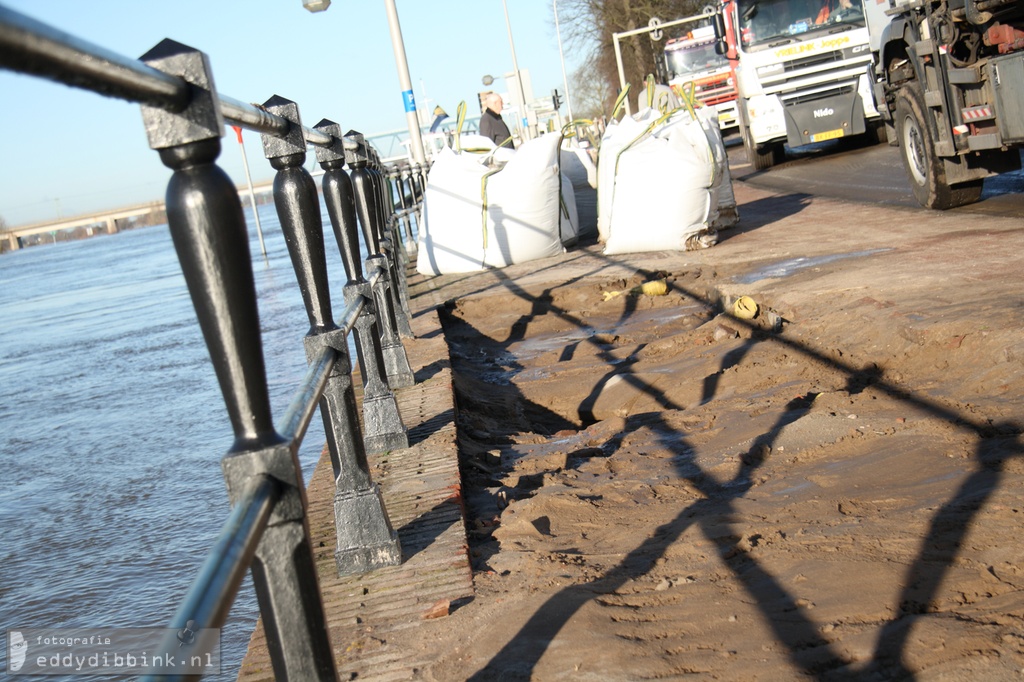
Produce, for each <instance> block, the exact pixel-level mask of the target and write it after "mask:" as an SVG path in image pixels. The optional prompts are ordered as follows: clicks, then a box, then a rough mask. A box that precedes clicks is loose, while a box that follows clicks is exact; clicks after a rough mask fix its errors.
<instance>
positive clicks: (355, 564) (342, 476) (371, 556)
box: [263, 95, 402, 575]
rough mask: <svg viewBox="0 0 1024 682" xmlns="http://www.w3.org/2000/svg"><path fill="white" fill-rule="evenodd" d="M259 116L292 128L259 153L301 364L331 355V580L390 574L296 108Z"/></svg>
mask: <svg viewBox="0 0 1024 682" xmlns="http://www.w3.org/2000/svg"><path fill="white" fill-rule="evenodd" d="M263 108H264V109H265V110H266V111H268V112H270V113H272V114H274V115H276V116H280V117H281V118H284V119H287V120H288V121H289V122H290V123H292V126H291V128H290V129H289V131H288V133H287V134H285V135H284V136H283V137H277V136H274V135H264V136H263V151H264V154H265V155H266V157H267V158H268V159H269V160H270V164H271V166H273V167H274V169H275V170H276V171H277V175H276V176H275V177H274V204H275V205H276V206H277V214H278V217H280V219H281V229H282V231H283V232H284V237H285V243H286V244H287V245H288V253H289V255H290V256H291V260H292V266H293V267H294V269H295V276H296V277H297V278H298V281H299V288H300V289H301V291H302V300H303V302H304V303H305V306H306V315H307V316H308V318H309V325H310V329H309V333H308V334H307V335H306V338H305V345H306V357H307V360H308V361H309V362H313V360H314V359H315V358H316V357H317V355H318V354H319V353H320V352H321V351H322V349H323V347H324V346H328V347H330V348H332V349H333V350H334V351H335V353H336V360H335V363H334V368H333V369H332V370H331V373H330V376H329V378H328V380H327V385H326V387H325V388H324V393H323V396H322V397H321V398H320V415H321V417H322V419H323V422H324V431H325V433H326V436H327V447H328V450H329V451H330V454H331V464H332V467H333V469H334V481H335V492H334V522H335V530H336V535H337V548H336V550H335V553H334V557H335V561H336V563H337V567H338V574H339V575H348V574H352V573H363V572H366V571H369V570H372V569H375V568H380V567H382V566H393V565H395V564H399V563H401V561H402V548H401V545H400V544H399V541H398V534H397V533H396V532H395V530H394V529H393V528H392V526H391V522H390V520H389V519H388V515H387V511H386V509H385V507H384V499H383V497H381V494H380V487H379V486H377V485H376V484H374V483H373V481H372V480H371V477H370V467H369V465H368V464H367V461H366V450H365V448H364V446H363V442H362V437H361V434H360V428H359V416H358V411H357V407H356V398H355V391H354V389H353V386H352V376H351V371H352V367H351V364H350V362H349V358H348V344H347V342H346V337H345V332H344V330H341V329H338V327H337V326H336V325H335V324H334V321H333V318H332V314H331V296H330V285H329V283H328V278H327V257H326V252H325V249H324V232H323V222H322V220H321V218H320V202H319V198H318V195H317V191H316V183H315V182H314V181H313V178H312V176H311V175H310V174H309V171H307V170H306V169H305V168H304V167H303V164H304V163H305V161H306V140H305V136H304V135H303V132H302V121H301V119H300V117H299V107H298V105H297V104H295V102H292V101H290V100H287V99H284V98H282V97H278V96H276V95H275V96H274V97H272V98H270V99H269V100H267V101H266V102H264V103H263Z"/></svg>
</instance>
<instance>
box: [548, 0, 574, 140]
mask: <svg viewBox="0 0 1024 682" xmlns="http://www.w3.org/2000/svg"><path fill="white" fill-rule="evenodd" d="M551 9H552V10H553V11H554V13H555V35H556V36H557V37H558V59H559V60H561V62H562V87H564V88H565V110H566V112H568V114H569V120H570V121H572V120H573V118H572V101H571V100H570V99H569V79H568V78H567V77H566V75H565V53H563V52H562V31H561V30H560V29H559V28H558V0H551Z"/></svg>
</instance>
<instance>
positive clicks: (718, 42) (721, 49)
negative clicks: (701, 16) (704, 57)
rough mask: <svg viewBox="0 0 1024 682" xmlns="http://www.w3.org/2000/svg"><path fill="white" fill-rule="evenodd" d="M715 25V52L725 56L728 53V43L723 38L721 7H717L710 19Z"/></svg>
mask: <svg viewBox="0 0 1024 682" xmlns="http://www.w3.org/2000/svg"><path fill="white" fill-rule="evenodd" d="M712 21H713V23H714V26H715V54H718V55H721V56H725V55H727V54H729V43H728V42H727V41H726V39H725V17H724V16H723V15H722V8H721V7H719V8H718V11H717V12H715V17H714V19H713V20H712Z"/></svg>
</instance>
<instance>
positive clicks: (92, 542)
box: [0, 205, 344, 680]
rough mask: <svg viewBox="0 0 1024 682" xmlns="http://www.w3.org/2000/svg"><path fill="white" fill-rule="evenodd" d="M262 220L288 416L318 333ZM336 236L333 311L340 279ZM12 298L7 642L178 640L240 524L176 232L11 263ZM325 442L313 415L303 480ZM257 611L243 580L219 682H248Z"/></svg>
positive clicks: (267, 220) (3, 336)
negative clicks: (232, 509)
mask: <svg viewBox="0 0 1024 682" xmlns="http://www.w3.org/2000/svg"><path fill="white" fill-rule="evenodd" d="M259 211H260V219H261V223H262V226H263V231H264V238H265V241H266V246H267V259H266V261H264V259H263V257H262V256H261V255H260V249H259V242H258V241H257V240H256V232H255V227H254V225H253V223H252V221H251V214H249V213H248V212H247V216H248V217H249V218H250V226H249V227H250V229H249V232H250V238H251V243H250V249H251V251H252V253H253V269H254V272H255V276H256V286H257V290H258V294H259V309H260V320H261V324H262V327H263V343H264V355H265V357H266V358H268V360H267V372H268V381H269V384H270V389H271V404H272V408H273V411H274V416H275V418H277V417H278V416H280V415H281V414H283V411H284V410H285V408H286V406H287V404H288V402H289V400H290V397H291V394H292V393H293V392H294V390H295V389H296V387H297V386H298V384H299V382H300V381H301V379H302V377H303V375H304V373H305V366H306V361H305V354H304V351H303V346H302V337H303V335H304V334H305V333H306V331H307V329H308V327H309V323H308V320H307V317H306V314H305V311H304V309H303V306H302V299H301V297H300V293H299V290H298V286H297V284H296V281H295V275H294V273H293V271H292V268H291V264H290V261H289V259H288V254H287V250H286V246H285V243H284V238H283V236H282V234H281V230H280V224H279V223H278V220H277V216H276V213H275V211H274V207H273V205H265V206H261V207H260V208H259ZM325 224H328V225H329V223H327V222H326V219H325ZM326 232H327V237H326V239H327V251H328V268H329V270H330V274H331V282H332V285H333V290H332V292H331V294H332V299H333V300H334V302H335V313H336V314H337V313H338V312H340V311H341V305H342V303H341V299H342V291H341V285H342V284H343V283H344V271H343V269H342V266H341V260H340V257H339V256H338V250H337V247H336V245H335V242H334V239H333V235H331V231H330V229H329V228H328V229H327V230H326ZM0 291H2V292H3V295H2V297H0V472H2V474H0V475H2V478H3V485H2V486H0V528H2V529H3V530H2V535H3V541H2V543H0V627H2V628H3V629H5V630H18V629H22V628H51V627H52V628H58V627H59V628H74V627H80V628H107V627H165V626H166V625H167V624H168V623H169V622H170V619H171V617H172V615H173V614H174V612H175V610H176V608H177V605H178V603H179V602H180V600H181V599H182V597H183V596H184V594H185V592H186V591H187V589H188V587H189V586H190V584H191V582H192V580H193V579H194V577H195V576H196V573H197V570H198V568H199V566H200V564H201V563H202V561H203V559H204V558H205V556H206V554H207V552H208V551H209V549H210V547H211V545H212V542H213V540H214V538H215V536H216V534H217V532H218V530H219V529H220V527H221V524H222V523H223V522H224V520H225V519H226V517H227V514H228V511H229V505H228V499H227V493H226V492H225V488H224V483H223V479H222V477H221V472H220V463H219V462H220V458H221V457H222V456H223V454H224V452H225V451H226V450H227V448H228V447H229V446H230V445H231V442H232V432H231V426H230V423H229V421H228V418H227V412H226V410H225V408H224V403H223V400H222V399H221V395H220V390H219V388H218V386H217V382H216V378H215V376H214V373H213V368H212V365H211V363H210V361H209V356H208V355H207V351H206V347H205V345H204V343H203V340H202V335H201V333H200V330H199V326H198V323H197V321H196V318H195V313H194V311H193V308H192V304H191V301H190V299H189V296H188V292H187V290H186V288H185V282H184V278H183V277H182V275H181V270H180V267H179V265H178V262H177V258H176V256H175V253H174V248H173V246H172V244H171V239H170V233H169V230H168V228H167V227H166V226H157V227H148V228H142V229H138V230H132V231H127V232H122V233H120V234H116V235H110V236H102V237H97V238H93V239H87V240H83V241H76V242H67V243H58V244H55V245H51V246H36V247H32V248H28V249H24V250H21V251H17V252H14V253H9V254H5V255H3V256H0ZM322 428H323V427H322V425H321V424H320V420H319V418H318V417H316V418H314V420H313V422H312V423H311V425H310V430H309V433H308V434H307V437H306V443H305V444H304V446H303V448H302V451H301V452H300V460H301V462H302V467H303V470H304V475H305V480H306V481H307V482H308V480H309V476H310V474H311V473H312V469H313V467H314V466H315V463H316V460H317V458H318V456H319V452H320V449H321V447H322V445H323V431H322ZM257 612H258V607H257V605H256V598H255V594H254V592H253V590H252V585H251V582H250V581H249V579H248V578H246V582H245V584H244V585H243V587H242V591H241V593H240V595H239V598H238V600H237V601H236V602H235V606H234V608H233V609H232V611H231V615H230V618H229V622H228V624H227V625H226V627H225V628H224V631H223V639H222V647H223V665H222V673H221V674H220V675H219V676H211V677H210V678H209V679H223V680H227V679H234V678H235V676H236V675H237V671H238V667H239V664H240V662H241V659H242V656H243V655H244V653H245V648H246V645H247V643H248V639H249V635H250V634H251V631H252V629H253V626H254V624H255V621H256V615H257ZM0 650H2V653H0V658H3V659H5V658H6V641H5V644H4V645H3V646H0ZM4 664H5V661H4V662H0V666H4ZM48 679H56V678H54V677H49V678H48ZM77 679H79V680H80V679H82V678H81V677H79V678H77Z"/></svg>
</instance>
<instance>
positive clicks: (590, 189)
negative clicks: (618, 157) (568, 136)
mask: <svg viewBox="0 0 1024 682" xmlns="http://www.w3.org/2000/svg"><path fill="white" fill-rule="evenodd" d="M560 159H561V165H562V174H563V175H566V176H568V178H569V181H570V182H571V183H572V189H573V194H575V196H576V213H577V215H578V217H579V218H578V223H577V224H578V225H579V236H580V237H587V236H596V235H597V166H595V165H594V162H593V161H592V160H591V158H590V154H589V153H588V152H587V150H586V149H581V148H579V147H575V146H570V147H562V152H561V156H560Z"/></svg>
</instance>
